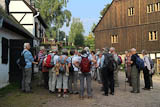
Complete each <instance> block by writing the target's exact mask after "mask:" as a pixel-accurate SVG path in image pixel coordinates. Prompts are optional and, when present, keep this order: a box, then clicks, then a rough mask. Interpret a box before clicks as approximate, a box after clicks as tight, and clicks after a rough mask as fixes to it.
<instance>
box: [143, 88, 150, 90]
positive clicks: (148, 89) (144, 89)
mask: <svg viewBox="0 0 160 107" xmlns="http://www.w3.org/2000/svg"><path fill="white" fill-rule="evenodd" d="M142 89H143V90H147V91H150V89H149V88H142Z"/></svg>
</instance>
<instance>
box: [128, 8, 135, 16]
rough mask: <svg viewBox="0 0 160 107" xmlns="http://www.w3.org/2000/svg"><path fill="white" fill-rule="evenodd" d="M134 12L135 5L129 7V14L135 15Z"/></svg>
mask: <svg viewBox="0 0 160 107" xmlns="http://www.w3.org/2000/svg"><path fill="white" fill-rule="evenodd" d="M134 13H135V10H134V8H133V7H131V8H129V9H128V16H133V15H134Z"/></svg>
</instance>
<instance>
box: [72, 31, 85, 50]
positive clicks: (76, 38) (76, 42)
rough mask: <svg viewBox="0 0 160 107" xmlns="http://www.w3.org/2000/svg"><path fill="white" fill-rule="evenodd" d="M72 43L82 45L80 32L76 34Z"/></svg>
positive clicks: (82, 38)
mask: <svg viewBox="0 0 160 107" xmlns="http://www.w3.org/2000/svg"><path fill="white" fill-rule="evenodd" d="M74 45H75V46H76V47H77V48H78V47H82V46H84V36H83V35H82V34H76V36H75V41H74Z"/></svg>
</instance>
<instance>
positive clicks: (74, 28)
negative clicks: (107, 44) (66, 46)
mask: <svg viewBox="0 0 160 107" xmlns="http://www.w3.org/2000/svg"><path fill="white" fill-rule="evenodd" d="M84 32H85V31H84V28H83V24H82V22H81V21H80V19H79V18H73V20H72V24H71V28H70V32H69V42H70V43H72V44H73V43H75V37H76V35H83V33H84Z"/></svg>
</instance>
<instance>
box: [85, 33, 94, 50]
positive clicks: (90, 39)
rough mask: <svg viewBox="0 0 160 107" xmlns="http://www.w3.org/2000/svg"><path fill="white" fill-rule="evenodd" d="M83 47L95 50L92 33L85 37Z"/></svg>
mask: <svg viewBox="0 0 160 107" xmlns="http://www.w3.org/2000/svg"><path fill="white" fill-rule="evenodd" d="M85 46H87V47H89V48H90V49H91V50H94V49H95V37H94V35H93V33H90V34H89V35H88V36H86V38H85Z"/></svg>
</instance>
